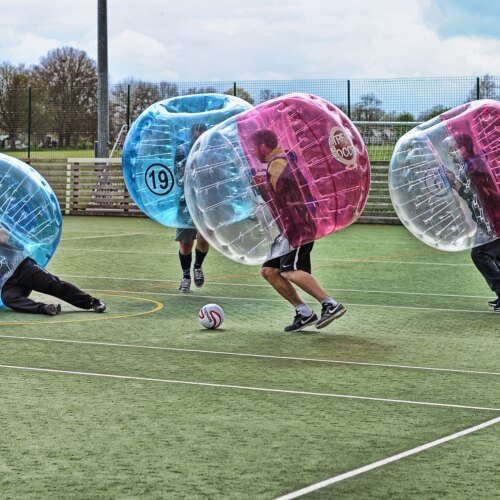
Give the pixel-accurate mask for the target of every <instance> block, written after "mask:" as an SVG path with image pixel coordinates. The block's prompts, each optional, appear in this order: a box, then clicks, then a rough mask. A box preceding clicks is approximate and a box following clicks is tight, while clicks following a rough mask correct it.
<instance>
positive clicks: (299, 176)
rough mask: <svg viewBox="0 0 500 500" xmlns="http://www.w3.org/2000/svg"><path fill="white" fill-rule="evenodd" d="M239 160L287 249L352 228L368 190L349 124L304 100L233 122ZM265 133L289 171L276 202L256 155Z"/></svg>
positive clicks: (323, 105) (328, 107)
mask: <svg viewBox="0 0 500 500" xmlns="http://www.w3.org/2000/svg"><path fill="white" fill-rule="evenodd" d="M237 123H238V132H239V136H240V138H241V142H242V146H243V150H244V151H245V156H246V158H247V160H248V163H249V165H250V168H251V171H252V174H253V176H254V178H255V181H256V184H257V185H258V186H259V187H260V189H261V194H262V197H263V198H264V200H265V202H266V203H268V205H269V207H270V209H271V212H272V213H273V216H274V218H275V220H276V222H277V224H278V226H279V228H280V230H281V232H282V233H283V234H284V236H285V237H286V238H287V239H288V241H289V243H290V245H291V246H293V247H297V246H300V245H303V244H305V243H309V242H310V241H313V240H316V239H318V238H321V237H323V236H326V235H327V234H330V233H331V232H333V231H338V230H340V229H342V228H344V227H346V226H348V225H349V224H352V223H353V222H354V221H355V220H356V219H357V218H358V217H359V214H360V213H361V211H362V210H363V208H364V206H365V203H366V198H367V195H368V190H369V185H370V167H369V160H368V153H367V150H366V147H365V145H364V143H363V140H362V138H361V136H360V134H359V132H358V131H357V129H356V128H355V126H354V124H353V123H352V122H351V121H350V120H349V118H347V116H346V115H344V113H342V111H340V110H339V109H338V108H336V107H335V106H333V105H332V104H330V103H329V102H327V101H325V100H323V99H321V98H319V97H316V96H312V95H308V94H290V95H287V96H283V97H280V98H277V99H274V100H271V101H267V102H266V103H264V104H261V105H259V106H257V107H256V108H254V109H253V110H249V111H248V112H245V113H242V114H241V115H239V116H238V117H237ZM261 130H270V131H272V132H273V133H274V135H275V136H276V139H277V144H278V146H277V147H278V148H279V149H280V150H282V151H283V152H285V154H286V155H287V156H288V158H287V160H288V161H289V162H291V163H292V164H293V165H292V166H291V170H292V171H293V175H292V178H291V179H290V181H291V182H290V183H289V184H288V187H289V188H290V190H289V191H288V196H285V197H284V199H280V197H279V196H278V193H277V192H275V190H274V189H273V186H272V182H270V178H269V173H268V163H266V162H265V161H262V158H260V159H259V157H258V154H257V153H256V147H258V145H256V144H255V140H256V138H258V137H259V135H258V134H259V131H261Z"/></svg>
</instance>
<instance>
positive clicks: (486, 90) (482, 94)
mask: <svg viewBox="0 0 500 500" xmlns="http://www.w3.org/2000/svg"><path fill="white" fill-rule="evenodd" d="M477 91H478V88H477V85H475V86H474V87H473V88H472V89H471V90H470V92H469V98H468V99H467V101H466V102H469V101H475V100H476V99H499V98H500V93H499V92H497V84H496V82H495V80H493V77H492V76H490V75H488V74H486V75H484V76H483V77H482V78H479V95H478V92H477Z"/></svg>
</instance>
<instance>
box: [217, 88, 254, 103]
mask: <svg viewBox="0 0 500 500" xmlns="http://www.w3.org/2000/svg"><path fill="white" fill-rule="evenodd" d="M224 94H227V95H234V88H233V87H231V88H229V89H227V90H226V91H225V92H224ZM236 97H239V98H240V99H243V100H244V101H246V102H248V103H250V104H254V103H255V101H254V99H253V97H252V96H251V95H250V94H249V93H248V92H247V91H246V90H245V89H244V88H242V87H236Z"/></svg>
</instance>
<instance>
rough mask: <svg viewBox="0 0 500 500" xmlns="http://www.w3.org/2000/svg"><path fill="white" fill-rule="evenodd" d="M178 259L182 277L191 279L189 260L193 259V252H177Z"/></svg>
mask: <svg viewBox="0 0 500 500" xmlns="http://www.w3.org/2000/svg"><path fill="white" fill-rule="evenodd" d="M179 260H180V261H181V269H182V277H183V278H187V279H191V262H192V261H193V254H192V253H188V254H187V255H183V254H181V253H180V252H179Z"/></svg>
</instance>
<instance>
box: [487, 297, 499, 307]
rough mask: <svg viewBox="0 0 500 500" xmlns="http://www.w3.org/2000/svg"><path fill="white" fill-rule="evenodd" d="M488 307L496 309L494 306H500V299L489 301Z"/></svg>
mask: <svg viewBox="0 0 500 500" xmlns="http://www.w3.org/2000/svg"><path fill="white" fill-rule="evenodd" d="M488 305H489V306H491V307H496V306H498V305H500V297H497V298H496V299H493V300H490V301H489V302H488Z"/></svg>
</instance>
